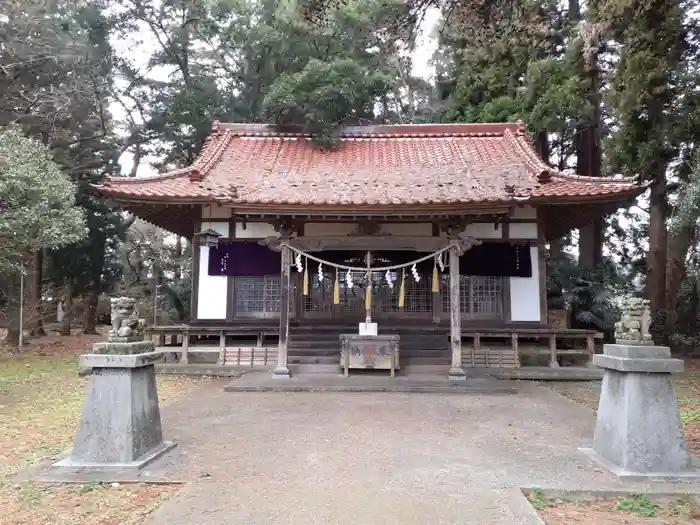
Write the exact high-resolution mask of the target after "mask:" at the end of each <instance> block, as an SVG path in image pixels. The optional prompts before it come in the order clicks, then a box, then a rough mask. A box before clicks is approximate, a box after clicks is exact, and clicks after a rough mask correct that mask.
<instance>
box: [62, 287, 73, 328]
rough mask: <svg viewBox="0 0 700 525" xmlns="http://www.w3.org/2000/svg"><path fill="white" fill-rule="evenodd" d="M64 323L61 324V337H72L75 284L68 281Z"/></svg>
mask: <svg viewBox="0 0 700 525" xmlns="http://www.w3.org/2000/svg"><path fill="white" fill-rule="evenodd" d="M64 308H65V311H64V312H63V322H62V323H61V335H70V325H71V321H72V320H73V283H72V282H71V281H68V285H67V286H66V301H65V303H64Z"/></svg>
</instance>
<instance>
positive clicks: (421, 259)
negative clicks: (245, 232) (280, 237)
mask: <svg viewBox="0 0 700 525" xmlns="http://www.w3.org/2000/svg"><path fill="white" fill-rule="evenodd" d="M280 246H285V247H287V248H289V249H290V250H292V251H293V252H294V253H296V254H297V256H298V259H297V261H298V263H297V269H299V264H301V257H302V256H303V257H305V258H306V259H307V262H308V259H310V260H312V261H316V262H317V263H320V264H325V265H326V266H329V267H331V268H338V269H340V270H346V271H349V272H350V271H355V272H363V273H364V272H366V271H367V267H366V266H348V265H346V264H337V263H334V262H331V261H326V260H324V259H321V258H319V257H316V256H315V255H311V254H310V253H307V252H305V251H304V250H300V249H299V248H295V247H294V246H292V245H290V244H289V243H287V242H281V243H280ZM452 246H454V243H451V244H448V245H447V246H445V247H444V248H440V249H439V250H436V251H434V252H433V253H431V254H429V255H425V256H424V257H419V258H417V259H414V260H413V261H409V262H407V263H404V264H394V265H392V266H379V267H376V268H374V267H373V268H372V271H373V272H385V271H387V270H400V269H402V268H409V267H411V266H415V265H417V264H420V263H422V262H425V261H428V260H430V259H434V258H435V257H436V256H438V255H440V254H442V253H445V252H446V251H448V250H449V249H450V248H451V247H452ZM299 271H301V270H299ZM346 280H347V278H346Z"/></svg>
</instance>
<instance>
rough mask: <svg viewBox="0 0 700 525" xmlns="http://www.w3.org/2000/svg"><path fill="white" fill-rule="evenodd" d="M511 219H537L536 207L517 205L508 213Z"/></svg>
mask: <svg viewBox="0 0 700 525" xmlns="http://www.w3.org/2000/svg"><path fill="white" fill-rule="evenodd" d="M510 217H511V219H537V208H534V207H532V206H529V205H528V206H518V207H517V208H514V209H513V212H512V213H511V214H510Z"/></svg>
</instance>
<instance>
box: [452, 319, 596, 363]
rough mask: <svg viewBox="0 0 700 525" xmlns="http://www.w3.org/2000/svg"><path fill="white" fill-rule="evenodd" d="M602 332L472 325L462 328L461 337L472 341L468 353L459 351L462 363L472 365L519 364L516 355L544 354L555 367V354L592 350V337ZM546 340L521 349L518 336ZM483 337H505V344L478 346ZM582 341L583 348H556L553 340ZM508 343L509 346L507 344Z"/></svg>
mask: <svg viewBox="0 0 700 525" xmlns="http://www.w3.org/2000/svg"><path fill="white" fill-rule="evenodd" d="M602 337H603V334H602V333H599V332H596V331H594V330H580V329H566V328H474V329H466V330H464V329H463V330H462V339H463V340H464V339H469V338H471V339H472V341H473V344H472V349H471V352H470V353H468V354H467V353H465V354H463V357H462V362H463V365H465V366H472V367H494V366H496V367H513V368H519V367H520V354H521V353H523V354H535V355H541V354H548V355H549V366H550V367H551V368H558V367H559V361H558V357H559V356H563V355H586V356H589V359H592V358H593V354H594V353H595V340H596V339H602ZM521 338H528V339H547V341H548V347H546V348H538V347H533V346H528V347H524V348H521V345H520V339H521ZM483 339H505V341H506V345H504V346H503V347H500V348H497V349H484V348H482V340H483ZM563 339H567V340H574V341H585V343H586V347H585V349H575V348H574V349H558V348H557V340H563ZM508 345H509V346H508Z"/></svg>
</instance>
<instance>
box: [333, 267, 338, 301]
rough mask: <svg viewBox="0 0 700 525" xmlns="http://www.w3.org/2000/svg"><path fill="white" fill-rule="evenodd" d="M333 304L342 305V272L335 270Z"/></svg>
mask: <svg viewBox="0 0 700 525" xmlns="http://www.w3.org/2000/svg"><path fill="white" fill-rule="evenodd" d="M333 304H340V270H339V269H338V268H336V269H335V283H333Z"/></svg>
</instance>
